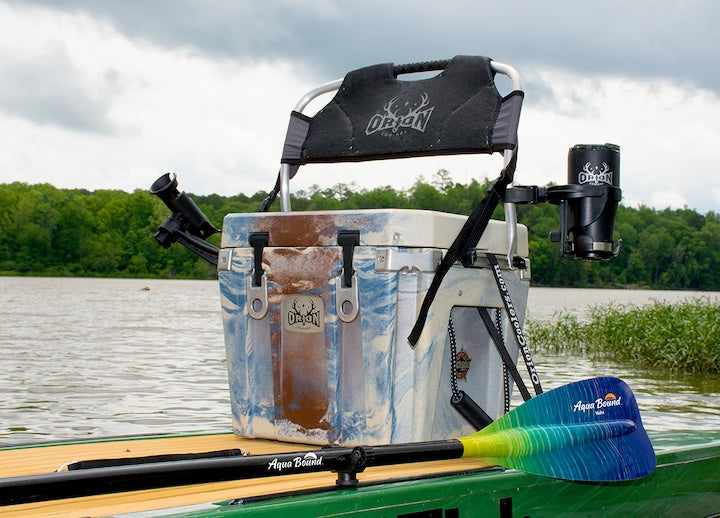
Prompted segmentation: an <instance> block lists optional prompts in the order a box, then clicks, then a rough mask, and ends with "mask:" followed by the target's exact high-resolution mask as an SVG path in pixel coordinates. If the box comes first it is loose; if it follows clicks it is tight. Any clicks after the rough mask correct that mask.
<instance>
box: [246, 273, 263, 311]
mask: <svg viewBox="0 0 720 518" xmlns="http://www.w3.org/2000/svg"><path fill="white" fill-rule="evenodd" d="M245 291H246V294H247V295H246V297H247V308H248V314H249V315H250V316H251V317H252V318H254V319H255V320H260V319H262V318H265V315H267V311H268V290H267V275H266V274H264V273H263V275H262V277H261V278H260V286H254V285H253V277H252V276H251V275H248V276H247V278H246V279H245Z"/></svg>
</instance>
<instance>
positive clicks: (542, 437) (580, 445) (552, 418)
mask: <svg viewBox="0 0 720 518" xmlns="http://www.w3.org/2000/svg"><path fill="white" fill-rule="evenodd" d="M460 442H461V443H462V444H463V448H464V453H463V457H476V458H482V459H485V460H489V461H491V462H495V463H496V464H499V465H501V466H506V467H510V468H515V469H518V470H521V471H525V472H527V473H534V474H537V475H543V476H548V477H553V478H561V479H567V480H578V481H593V482H613V481H620V480H631V479H636V478H641V477H644V476H646V475H649V474H650V473H652V472H653V470H654V469H655V452H654V451H653V448H652V445H651V444H650V439H649V438H648V436H647V433H646V432H645V429H644V428H643V425H642V421H641V419H640V412H639V410H638V406H637V402H636V401H635V396H634V394H633V393H632V391H631V390H630V387H628V386H627V384H626V383H625V382H624V381H622V380H620V379H617V378H611V377H602V378H592V379H588V380H583V381H579V382H576V383H571V384H569V385H564V386H562V387H559V388H557V389H555V390H551V391H549V392H545V393H543V394H540V395H539V396H537V397H534V398H532V399H530V400H529V401H526V402H525V403H524V404H522V405H520V406H519V407H517V408H516V409H514V410H512V411H511V412H508V413H507V414H505V415H504V416H502V417H500V418H499V419H498V420H497V421H495V422H493V423H491V424H490V425H488V426H487V427H486V428H484V429H482V430H481V431H479V432H477V433H475V434H473V435H470V436H468V437H463V438H461V439H460Z"/></svg>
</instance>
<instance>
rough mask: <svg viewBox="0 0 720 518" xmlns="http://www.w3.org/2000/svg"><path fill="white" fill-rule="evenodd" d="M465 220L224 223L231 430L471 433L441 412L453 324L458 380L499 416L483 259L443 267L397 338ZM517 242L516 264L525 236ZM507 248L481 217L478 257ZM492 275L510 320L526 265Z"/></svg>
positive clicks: (286, 216) (355, 438) (293, 435)
mask: <svg viewBox="0 0 720 518" xmlns="http://www.w3.org/2000/svg"><path fill="white" fill-rule="evenodd" d="M464 221H465V218H464V217H462V216H457V215H452V214H445V213H439V212H432V211H416V210H401V209H387V210H362V211H323V212H288V213H282V212H280V213H257V214H230V215H228V216H227V217H226V218H225V222H224V226H223V237H222V250H221V252H220V265H219V277H220V289H221V296H222V305H223V322H224V328H225V343H226V348H227V360H228V373H229V378H230V397H231V403H232V411H233V425H234V430H235V432H236V433H238V434H240V435H243V436H250V437H262V438H270V439H278V440H283V441H294V442H304V443H317V444H326V443H335V444H348V445H351V444H382V443H398V442H408V441H419V440H431V439H439V438H447V437H456V436H458V435H460V434H465V433H470V432H472V428H470V427H469V425H468V424H467V423H466V422H465V421H464V420H463V418H462V417H461V416H460V415H459V414H457V413H456V412H455V411H454V409H453V408H452V407H451V406H450V404H449V399H450V396H451V389H450V370H451V369H450V349H449V345H448V322H449V319H450V317H451V316H452V320H453V323H454V331H455V333H454V334H455V336H456V338H457V354H456V359H457V362H456V365H457V368H456V369H455V370H456V371H457V372H455V373H454V376H455V379H456V382H457V383H458V384H459V385H460V387H461V388H462V390H464V391H465V392H467V394H469V395H470V396H471V397H472V398H473V399H474V400H475V401H476V402H477V403H478V404H479V405H480V406H481V407H482V408H483V409H484V410H485V411H486V412H487V413H488V414H489V415H490V416H492V417H493V418H495V417H497V416H498V415H499V414H501V413H502V409H503V399H504V392H503V366H502V362H501V359H500V356H499V354H498V353H497V352H496V348H495V346H494V345H493V343H492V341H491V340H490V338H489V336H488V334H487V331H486V330H485V327H484V326H483V323H482V321H481V320H480V319H479V318H478V314H477V309H476V308H477V307H483V308H501V307H502V301H501V299H500V297H499V294H498V293H499V292H498V287H497V285H496V283H495V281H494V279H493V277H492V273H491V271H490V269H489V268H488V267H487V263H485V265H484V266H483V262H482V261H481V260H479V261H477V262H476V265H475V267H472V268H464V267H462V266H459V265H457V266H454V267H452V268H451V270H450V272H449V273H448V274H447V276H446V278H445V280H444V281H443V285H442V288H441V291H440V292H439V293H438V296H437V298H436V300H435V302H434V304H433V306H432V308H433V309H432V311H431V314H430V316H429V318H428V320H427V323H426V326H425V329H424V331H423V333H422V335H421V338H420V340H419V342H418V343H417V345H416V346H415V347H411V346H410V344H409V343H408V341H407V339H406V338H407V335H408V333H409V331H410V329H411V328H412V326H413V324H414V322H415V318H416V315H417V312H418V308H419V307H420V304H421V303H422V300H423V296H424V294H425V292H426V290H427V288H428V286H429V285H430V282H431V281H432V277H433V274H434V270H435V268H436V267H437V265H438V264H439V262H440V261H441V259H442V256H443V253H444V250H445V249H446V248H447V247H448V246H449V245H450V243H451V242H452V240H453V238H454V236H455V235H456V234H457V232H458V230H459V229H460V227H461V226H462V224H463V222H464ZM518 238H519V239H518V254H519V255H521V256H527V230H526V229H525V227H523V226H519V227H518ZM506 250H507V237H506V227H505V224H504V223H503V222H498V221H491V222H490V225H489V226H488V228H487V230H486V231H485V233H484V235H483V238H482V239H481V240H480V242H479V244H478V247H477V251H478V252H487V251H491V252H494V253H496V254H504V253H506ZM501 261H502V259H501ZM501 264H502V263H501ZM505 266H506V263H505ZM503 273H504V278H505V281H506V283H507V285H508V288H509V290H510V293H511V294H512V296H513V301H514V304H515V308H516V309H517V313H518V316H519V318H520V319H521V320H522V317H523V315H524V313H525V304H526V299H527V292H528V284H529V281H528V280H527V279H524V278H523V277H524V276H527V273H528V270H525V271H524V273H523V274H521V273H520V271H518V270H509V269H505V271H504V272H503ZM490 311H492V312H493V314H494V313H495V311H494V309H490ZM503 315H505V314H504V313H503ZM502 318H503V321H504V323H503V324H502V331H503V334H504V337H505V342H506V344H507V346H508V349H509V351H510V354H511V356H512V357H513V359H516V358H517V344H516V343H515V342H514V338H513V335H512V333H511V330H510V329H509V327H510V326H509V325H508V324H507V318H506V316H503V317H502Z"/></svg>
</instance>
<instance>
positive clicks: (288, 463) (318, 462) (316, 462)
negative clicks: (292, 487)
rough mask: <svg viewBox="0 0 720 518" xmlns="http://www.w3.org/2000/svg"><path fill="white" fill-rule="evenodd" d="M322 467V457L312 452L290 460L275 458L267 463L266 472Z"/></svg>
mask: <svg viewBox="0 0 720 518" xmlns="http://www.w3.org/2000/svg"><path fill="white" fill-rule="evenodd" d="M322 465H323V456H322V455H320V456H318V455H316V454H315V453H313V452H311V451H310V452H308V453H306V454H305V455H304V456H302V457H301V456H299V455H298V456H297V457H293V458H291V459H287V460H280V459H279V458H277V457H275V458H274V459H272V460H271V461H270V462H268V467H267V469H268V471H271V470H272V471H277V472H278V473H282V472H283V471H287V470H292V469H300V468H307V467H311V466H322Z"/></svg>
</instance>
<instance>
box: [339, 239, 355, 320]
mask: <svg viewBox="0 0 720 518" xmlns="http://www.w3.org/2000/svg"><path fill="white" fill-rule="evenodd" d="M359 244H360V231H358V230H341V231H340V232H338V245H340V247H342V271H341V272H340V277H339V278H337V279H336V291H335V309H336V311H337V315H338V318H339V319H340V320H342V321H343V322H352V321H353V320H355V319H356V318H357V315H358V311H359V309H360V307H359V306H360V304H359V302H358V301H359V299H358V286H357V285H358V282H357V273H356V272H355V270H353V266H352V265H353V253H354V250H355V247H356V246H358V245H359Z"/></svg>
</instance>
